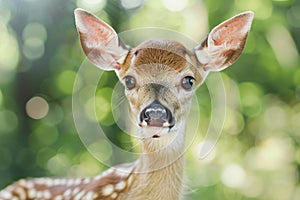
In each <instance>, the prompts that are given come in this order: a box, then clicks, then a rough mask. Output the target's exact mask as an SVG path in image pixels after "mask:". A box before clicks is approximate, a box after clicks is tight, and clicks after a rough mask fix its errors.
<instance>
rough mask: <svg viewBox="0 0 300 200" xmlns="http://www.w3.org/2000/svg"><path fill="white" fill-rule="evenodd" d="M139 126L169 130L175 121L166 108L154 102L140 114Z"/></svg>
mask: <svg viewBox="0 0 300 200" xmlns="http://www.w3.org/2000/svg"><path fill="white" fill-rule="evenodd" d="M139 125H140V126H142V127H157V128H169V129H171V128H172V127H173V126H174V125H175V119H174V117H173V115H172V112H171V111H170V110H169V109H168V108H166V107H165V106H163V105H162V104H161V103H160V102H159V101H154V102H153V103H151V104H150V105H149V106H148V107H146V108H145V109H144V110H143V111H142V112H141V114H140V123H139ZM157 136H158V135H157ZM153 137H154V136H153Z"/></svg>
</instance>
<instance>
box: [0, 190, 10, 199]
mask: <svg viewBox="0 0 300 200" xmlns="http://www.w3.org/2000/svg"><path fill="white" fill-rule="evenodd" d="M0 197H3V198H5V199H11V198H12V194H11V193H10V192H8V191H2V192H0Z"/></svg>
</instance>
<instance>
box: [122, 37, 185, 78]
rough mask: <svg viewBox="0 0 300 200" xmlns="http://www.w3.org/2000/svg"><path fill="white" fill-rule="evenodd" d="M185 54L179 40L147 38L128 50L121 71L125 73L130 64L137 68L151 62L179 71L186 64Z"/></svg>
mask: <svg viewBox="0 0 300 200" xmlns="http://www.w3.org/2000/svg"><path fill="white" fill-rule="evenodd" d="M186 54H187V49H186V48H185V47H184V46H183V45H182V44H180V43H179V42H176V41H171V40H148V41H145V42H143V43H141V44H140V45H138V46H137V47H135V48H134V49H132V50H131V51H130V53H129V55H128V56H127V58H126V60H125V62H124V64H123V66H122V68H123V70H122V71H123V73H125V72H126V71H127V69H128V68H129V67H130V66H131V67H134V68H136V69H137V70H138V69H139V68H142V67H146V66H151V65H152V64H159V65H161V66H167V67H170V68H171V69H174V70H176V71H181V70H182V69H183V68H184V67H185V66H186V64H187V61H186V59H185V56H186Z"/></svg>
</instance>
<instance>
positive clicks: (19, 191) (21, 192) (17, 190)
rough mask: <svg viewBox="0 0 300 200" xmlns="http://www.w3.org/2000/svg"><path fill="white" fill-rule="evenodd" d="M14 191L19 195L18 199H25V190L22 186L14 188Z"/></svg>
mask: <svg viewBox="0 0 300 200" xmlns="http://www.w3.org/2000/svg"><path fill="white" fill-rule="evenodd" d="M15 191H16V193H17V194H18V195H19V197H20V199H25V198H26V192H25V190H24V189H23V188H21V187H18V188H16V189H15Z"/></svg>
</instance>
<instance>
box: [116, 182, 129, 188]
mask: <svg viewBox="0 0 300 200" xmlns="http://www.w3.org/2000/svg"><path fill="white" fill-rule="evenodd" d="M125 187H126V182H125V181H121V182H119V183H117V184H116V186H115V188H116V190H123V189H124V188H125Z"/></svg>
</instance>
